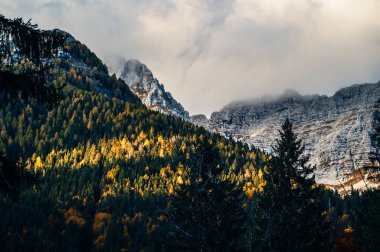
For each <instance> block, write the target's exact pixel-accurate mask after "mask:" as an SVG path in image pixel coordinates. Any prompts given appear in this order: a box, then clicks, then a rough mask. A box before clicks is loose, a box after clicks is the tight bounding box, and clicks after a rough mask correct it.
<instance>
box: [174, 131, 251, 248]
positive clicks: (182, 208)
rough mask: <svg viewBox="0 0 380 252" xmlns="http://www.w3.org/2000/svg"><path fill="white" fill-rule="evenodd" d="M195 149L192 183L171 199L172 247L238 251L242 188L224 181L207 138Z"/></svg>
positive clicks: (183, 186)
mask: <svg viewBox="0 0 380 252" xmlns="http://www.w3.org/2000/svg"><path fill="white" fill-rule="evenodd" d="M200 141H201V143H199V144H198V146H197V147H196V150H195V153H194V155H193V156H192V157H191V160H192V161H193V164H194V166H193V169H191V171H190V174H189V180H190V183H183V184H181V185H180V188H179V190H178V191H177V193H176V194H175V196H174V197H172V200H171V202H172V209H171V211H169V218H170V220H171V229H172V232H171V234H172V235H171V237H169V239H170V241H172V242H171V244H169V246H168V247H169V248H171V249H176V250H186V251H236V250H239V244H238V241H239V238H240V237H241V236H242V234H243V233H244V231H245V228H244V221H245V218H244V208H243V204H244V201H243V194H242V189H241V188H240V187H239V186H237V185H236V184H234V183H232V182H231V181H229V180H226V179H225V178H222V176H221V175H222V168H221V166H220V163H219V161H220V156H219V152H218V150H217V148H216V147H215V145H214V144H213V143H212V142H211V141H210V140H209V139H208V138H206V137H205V138H204V139H203V141H202V140H200Z"/></svg>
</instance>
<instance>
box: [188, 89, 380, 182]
mask: <svg viewBox="0 0 380 252" xmlns="http://www.w3.org/2000/svg"><path fill="white" fill-rule="evenodd" d="M379 98H380V84H379V83H377V84H362V85H353V86H351V87H347V88H343V89H340V90H338V91H337V92H336V93H335V94H334V95H333V96H331V97H327V96H321V95H308V96H303V95H300V94H298V93H297V92H295V91H292V90H288V91H286V92H285V93H284V94H283V95H281V96H278V97H264V98H261V99H258V100H254V101H243V102H235V103H232V104H230V105H228V106H226V107H224V108H223V109H222V110H221V111H218V112H214V113H212V115H211V118H210V119H209V120H205V117H204V116H199V115H198V116H193V117H192V121H193V122H194V123H196V124H198V125H200V126H204V127H206V128H208V129H209V130H211V131H212V132H218V133H220V134H222V135H224V136H226V137H232V138H234V139H236V140H239V141H242V142H244V143H248V144H250V145H253V146H256V147H259V148H261V149H263V150H265V151H267V152H271V151H272V146H273V144H274V143H275V139H276V138H277V137H278V128H279V127H280V125H281V124H282V123H283V122H284V121H285V119H286V118H289V119H290V120H291V121H292V123H293V124H294V127H295V132H296V134H298V137H299V138H300V139H302V140H303V142H304V144H305V147H306V152H307V153H308V154H310V156H311V164H315V165H316V166H317V170H316V171H315V175H316V181H317V182H319V183H323V184H327V185H332V186H337V185H340V184H341V183H342V184H347V185H348V184H351V183H353V184H355V183H357V182H358V184H356V185H355V186H356V187H363V186H364V185H363V184H362V183H363V182H362V181H361V180H362V178H361V175H360V172H359V170H358V168H360V167H362V166H363V165H365V164H368V162H369V160H368V153H369V152H370V151H371V150H373V149H372V148H374V146H373V145H374V143H373V139H372V135H373V132H374V126H375V125H374V118H375V116H377V113H378V110H379V105H378V100H379ZM359 180H360V182H359Z"/></svg>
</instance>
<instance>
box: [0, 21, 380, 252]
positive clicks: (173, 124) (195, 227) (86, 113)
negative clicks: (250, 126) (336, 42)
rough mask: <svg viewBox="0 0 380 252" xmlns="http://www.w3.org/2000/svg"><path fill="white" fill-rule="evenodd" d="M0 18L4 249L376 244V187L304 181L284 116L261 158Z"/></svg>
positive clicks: (62, 43)
mask: <svg viewBox="0 0 380 252" xmlns="http://www.w3.org/2000/svg"><path fill="white" fill-rule="evenodd" d="M0 22H1V36H2V37H1V38H2V40H1V43H2V44H1V45H2V50H1V51H0V52H1V56H2V57H1V58H0V62H1V75H0V77H1V78H0V81H1V90H0V134H1V135H0V151H1V152H2V155H1V160H0V168H1V169H0V182H1V187H0V189H1V194H0V200H1V204H0V213H1V216H2V218H1V221H0V241H1V244H2V245H1V246H2V249H3V250H4V251H61V250H62V251H92V250H93V251H98V250H99V251H157V250H168V251H173V250H174V251H178V250H180V251H194V250H195V251H237V250H241V251H252V250H254V251H255V250H256V251H281V250H282V249H285V250H288V251H291V250H294V251H314V250H317V248H320V249H321V250H341V251H342V250H345V249H351V251H360V250H362V249H367V250H369V251H375V250H376V248H378V242H377V241H376V239H375V238H376V234H378V233H375V231H376V230H377V229H376V228H377V227H373V226H371V225H370V224H369V225H367V226H365V225H361V224H362V223H365V221H366V220H367V219H368V213H367V211H366V208H363V207H364V206H366V205H365V204H367V205H370V206H371V208H370V209H371V211H372V209H373V200H374V199H376V197H377V198H378V197H379V196H378V193H377V192H372V191H370V192H369V193H368V194H366V195H367V198H366V197H362V198H361V197H359V196H358V195H353V196H352V197H347V198H345V199H341V198H339V196H337V195H336V194H335V193H334V192H331V191H328V190H325V189H324V188H322V187H319V186H317V185H316V184H315V181H314V179H313V178H312V177H311V176H309V175H310V171H311V170H312V169H313V167H310V166H307V165H306V162H307V156H304V155H303V147H302V144H301V142H300V141H298V140H297V138H296V136H295V135H294V134H293V132H292V125H291V123H290V122H289V121H287V122H286V123H285V124H284V126H283V129H282V134H281V135H280V136H279V137H280V140H279V141H278V151H277V154H275V155H273V156H268V155H266V154H265V153H263V152H261V151H260V150H258V149H254V148H249V147H248V146H247V145H243V144H242V143H240V142H235V141H232V140H230V139H226V138H224V137H222V136H220V135H217V134H212V133H209V132H207V131H206V130H205V129H204V128H200V127H196V126H194V125H193V124H190V123H188V122H186V121H184V120H182V119H180V118H177V117H174V116H170V115H164V114H161V113H159V112H154V111H151V110H148V109H147V108H146V107H145V106H144V105H143V104H142V103H141V102H140V100H139V99H138V98H137V97H136V96H134V95H133V94H132V93H131V91H130V90H129V89H128V86H127V85H126V84H125V83H124V82H123V81H122V80H120V79H117V78H116V77H115V75H113V76H110V75H109V73H108V70H107V67H106V66H105V65H104V64H103V63H102V61H101V60H99V59H98V58H97V57H96V55H95V54H94V53H92V52H91V51H90V50H89V49H88V48H87V47H86V46H85V45H83V44H81V43H80V42H79V41H77V40H75V39H74V38H73V37H72V36H71V35H69V34H68V33H65V32H62V31H59V30H54V31H40V30H38V29H37V27H36V26H33V25H31V24H30V22H28V23H25V22H23V21H22V20H20V19H17V20H9V19H6V18H5V17H1V20H0ZM9 27H11V28H9ZM8 28H9V29H8ZM18 31H22V32H18ZM28 34H34V35H33V39H34V40H28V36H29V35H28ZM15 35H17V36H18V41H15V40H14V38H15V37H16V36H15ZM47 37H48V38H53V39H52V40H51V41H54V43H53V42H52V43H49V44H48V45H46V44H44V43H37V44H36V45H31V46H29V45H30V42H31V41H48V40H47V39H46V38H47ZM20 41H21V42H20ZM20 43H21V44H22V45H23V46H24V47H25V48H27V49H25V48H24V49H23V50H21V49H20V48H19V47H20V46H19V44H20ZM33 55H34V56H33ZM13 82H17V84H18V85H14V83H13ZM30 90H33V92H31V91H30ZM45 91H46V92H45ZM40 94H43V95H40ZM289 153H290V154H289ZM289 160H290V161H289ZM362 201H363V202H364V203H363V202H362ZM376 202H379V201H376ZM361 206H363V207H361ZM377 209H378V205H377ZM371 213H374V215H375V216H374V217H375V218H378V214H376V211H374V212H371ZM372 217H373V216H372ZM360 218H362V219H360ZM359 224H360V225H359ZM357 227H358V228H357ZM359 227H360V228H362V229H360V228H359ZM283 229H284V230H286V232H282V230H283ZM374 230H375V231H374ZM368 232H369V233H370V236H365V237H364V236H363V234H364V233H366V234H367V233H368Z"/></svg>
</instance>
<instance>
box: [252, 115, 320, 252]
mask: <svg viewBox="0 0 380 252" xmlns="http://www.w3.org/2000/svg"><path fill="white" fill-rule="evenodd" d="M273 150H274V151H273V157H272V160H271V161H270V163H269V164H268V170H267V172H266V173H265V174H264V176H265V178H266V181H267V184H266V186H265V187H264V192H263V193H262V194H259V195H258V196H257V197H258V199H257V200H258V204H257V206H258V210H257V212H256V213H255V223H254V224H255V228H254V229H255V230H254V231H253V233H254V239H255V242H254V245H253V246H254V249H255V250H258V251H312V250H314V249H316V248H317V246H318V245H317V244H316V243H317V240H318V231H317V229H318V221H319V220H318V216H319V212H318V204H317V203H318V199H317V190H316V189H313V186H314V185H315V181H314V177H313V176H312V172H313V167H312V166H310V165H308V164H307V163H308V160H309V157H308V156H307V155H304V150H305V148H304V146H303V144H302V142H301V140H297V137H296V135H295V134H294V132H293V126H292V123H291V122H290V121H289V119H286V121H285V123H284V125H283V126H282V130H281V131H280V138H279V139H278V140H277V144H276V145H275V147H274V148H273Z"/></svg>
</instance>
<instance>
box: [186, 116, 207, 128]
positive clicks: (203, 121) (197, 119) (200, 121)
mask: <svg viewBox="0 0 380 252" xmlns="http://www.w3.org/2000/svg"><path fill="white" fill-rule="evenodd" d="M190 121H191V122H192V123H194V124H196V125H198V126H202V127H205V128H207V127H208V122H209V121H208V119H207V117H206V116H205V115H203V114H199V115H192V116H190Z"/></svg>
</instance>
